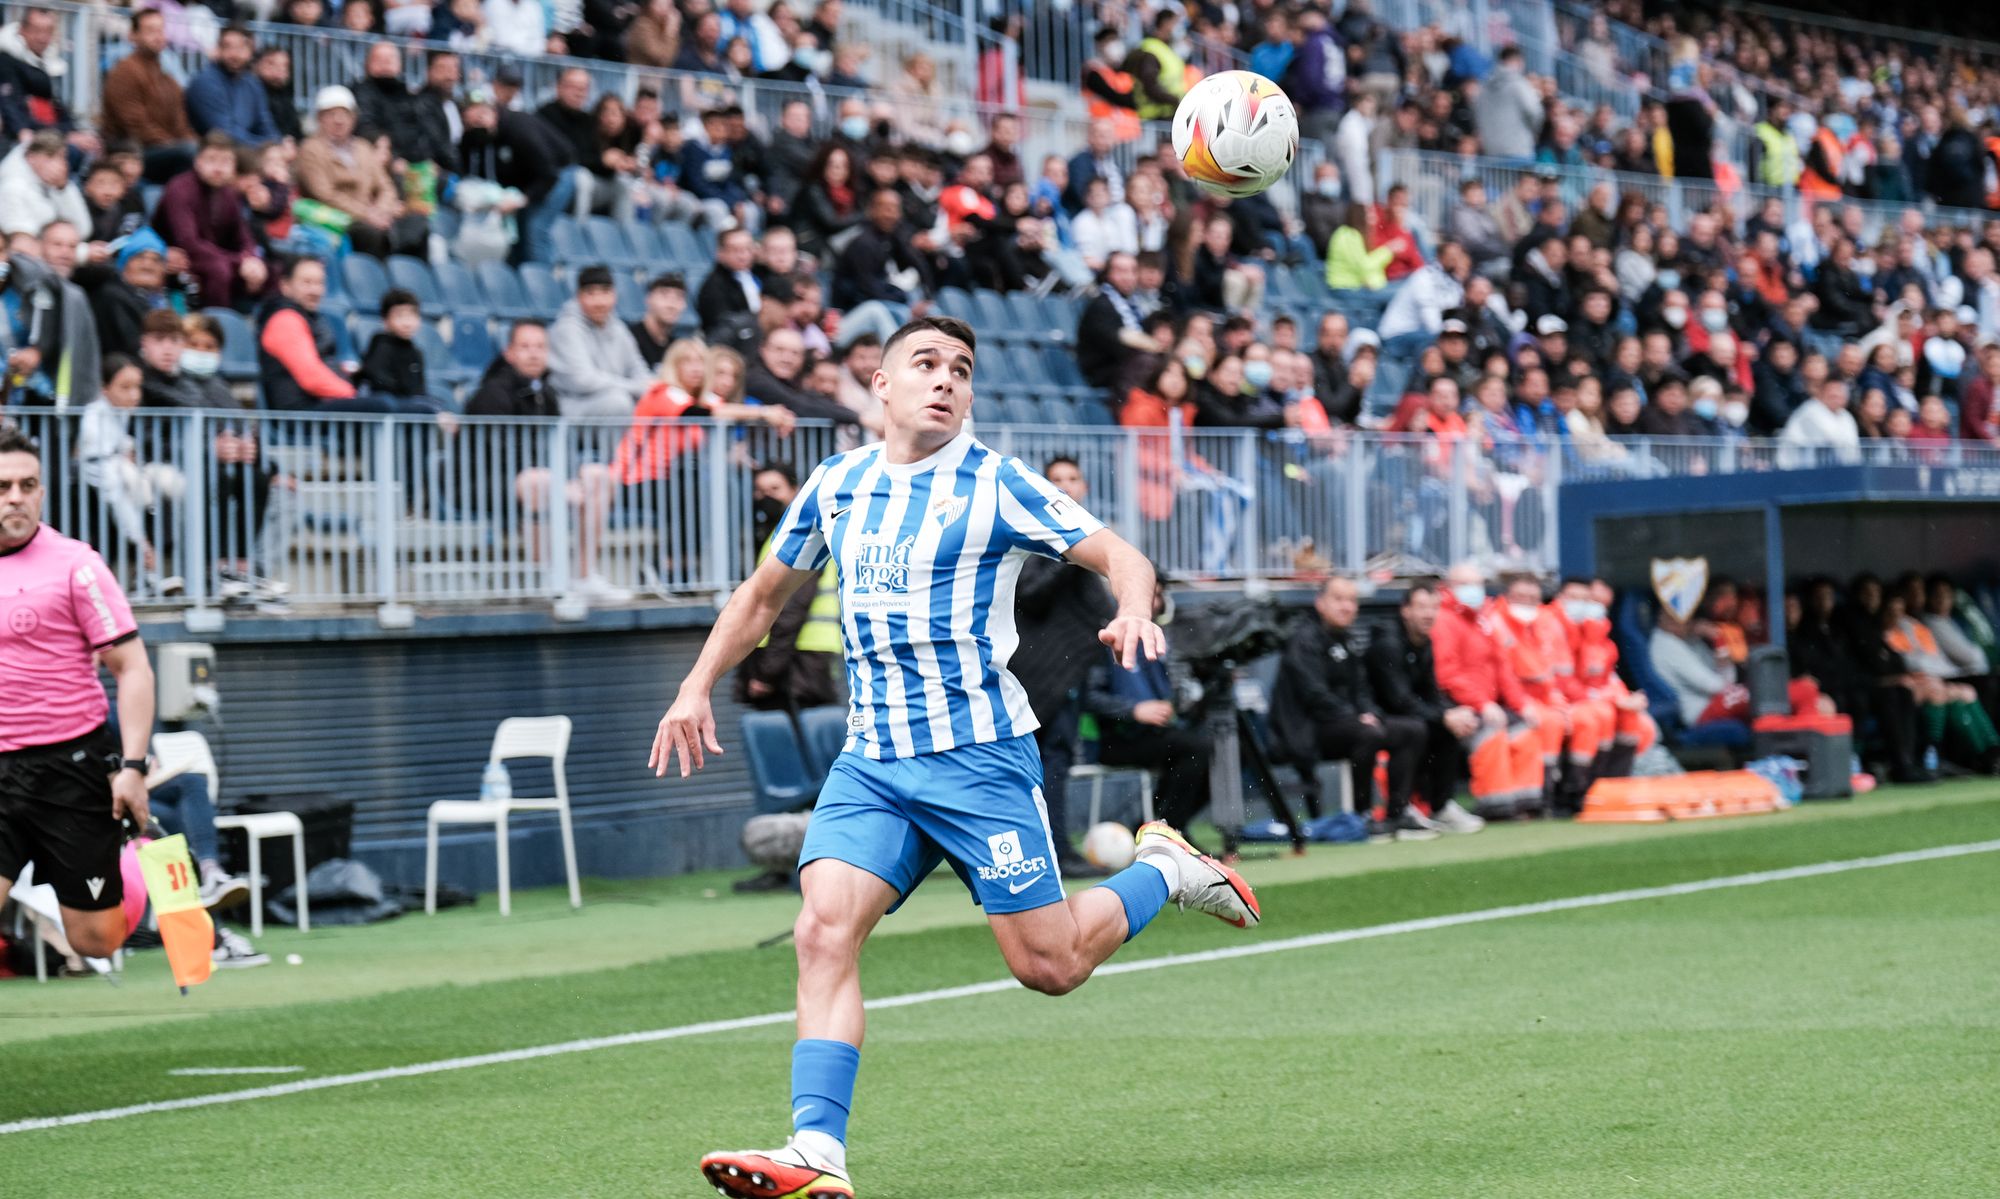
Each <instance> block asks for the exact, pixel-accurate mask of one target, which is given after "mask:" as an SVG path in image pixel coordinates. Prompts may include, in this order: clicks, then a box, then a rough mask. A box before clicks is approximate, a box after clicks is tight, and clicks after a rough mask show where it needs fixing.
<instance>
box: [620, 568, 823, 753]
mask: <svg viewBox="0 0 2000 1199" xmlns="http://www.w3.org/2000/svg"><path fill="white" fill-rule="evenodd" d="M817 573H818V572H816V571H810V570H793V569H792V568H791V567H789V566H786V565H785V564H784V563H783V562H780V561H779V560H778V559H777V558H776V556H772V557H769V558H766V559H764V561H763V563H762V564H761V565H760V566H758V567H757V569H756V570H755V571H754V572H752V573H751V575H750V577H749V578H748V579H746V580H745V581H744V583H743V585H742V586H741V587H738V588H737V589H736V594H734V595H732V596H730V597H729V602H728V603H727V604H724V605H723V606H722V613H721V615H719V616H717V617H716V618H715V627H714V628H713V629H711V630H709V634H708V640H707V642H705V643H704V644H703V645H702V647H701V657H699V658H697V659H695V664H694V669H693V670H690V671H688V676H687V678H685V679H683V680H681V689H680V694H679V695H677V696H676V697H675V698H674V704H673V706H672V707H671V708H668V709H667V714H666V715H665V716H663V717H661V718H660V728H659V731H658V732H657V733H655V734H654V736H653V753H652V756H651V757H649V758H648V759H647V760H646V764H647V765H648V766H650V767H652V770H653V777H654V778H660V777H662V776H664V775H665V774H666V773H667V763H668V760H669V759H671V758H672V757H673V756H674V755H675V754H676V753H678V754H679V755H680V768H681V777H682V778H686V777H687V776H688V775H689V773H691V772H692V771H695V770H700V769H701V768H702V765H703V762H704V758H703V756H702V750H703V747H704V746H705V747H707V750H708V752H709V753H716V754H719V753H721V752H722V745H721V743H720V742H718V741H717V740H716V739H715V712H714V710H713V709H712V708H711V707H710V705H709V700H708V695H709V692H710V691H713V690H714V689H715V684H716V681H717V680H718V679H720V678H721V677H722V676H723V675H725V674H728V673H729V672H730V671H731V670H733V669H735V668H736V664H737V663H739V662H741V661H742V660H743V659H744V658H745V657H747V656H749V653H750V651H751V650H753V649H755V648H756V647H757V643H758V642H759V641H762V640H763V639H764V635H765V634H766V633H769V632H770V631H771V624H772V622H773V621H775V620H777V618H778V613H779V612H780V611H781V610H782V609H783V608H784V606H785V601H786V600H788V599H790V598H791V596H792V592H794V591H797V590H798V589H799V587H800V586H801V585H803V584H804V583H805V581H806V580H807V579H810V578H813V577H815V576H816V574H817Z"/></svg>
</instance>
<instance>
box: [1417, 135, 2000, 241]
mask: <svg viewBox="0 0 2000 1199" xmlns="http://www.w3.org/2000/svg"><path fill="white" fill-rule="evenodd" d="M1378 173H1379V177H1380V178H1383V179H1387V180H1392V181H1394V182H1397V183H1402V184H1404V185H1406V186H1408V187H1409V189H1410V201H1411V203H1412V204H1413V205H1414V206H1415V207H1416V209H1417V212H1418V213H1419V215H1421V216H1422V217H1423V218H1424V219H1425V220H1426V221H1428V222H1429V223H1430V226H1431V228H1432V230H1433V231H1434V232H1436V233H1437V234H1438V235H1439V236H1441V237H1442V236H1445V229H1446V226H1445V221H1446V219H1447V217H1448V216H1449V214H1450V212H1451V209H1452V206H1453V205H1455V204H1456V203H1457V202H1458V187H1459V185H1460V184H1461V183H1463V182H1464V181H1466V180H1468V179H1477V180H1478V181H1479V182H1480V183H1481V184H1482V185H1483V186H1484V187H1485V189H1486V196H1487V200H1488V202H1489V203H1498V202H1499V200H1500V198H1501V197H1503V196H1505V195H1506V194H1507V193H1508V192H1509V191H1511V190H1512V189H1513V188H1514V187H1515V186H1516V185H1517V184H1518V183H1519V182H1520V181H1521V179H1522V178H1524V177H1526V176H1530V175H1538V176H1541V177H1543V178H1553V179H1554V180H1555V183H1556V186H1557V188H1558V189H1559V191H1560V194H1561V195H1562V198H1563V202H1564V203H1565V204H1566V205H1568V206H1569V208H1570V209H1571V211H1575V210H1576V209H1577V208H1578V207H1579V206H1580V205H1582V204H1583V203H1584V202H1585V198H1586V197H1587V196H1588V195H1589V193H1590V189H1591V188H1592V187H1594V186H1596V185H1597V184H1599V183H1609V184H1611V185H1612V186H1613V187H1614V188H1616V189H1617V190H1618V191H1619V192H1620V193H1624V192H1632V193H1635V194H1637V195H1640V196H1643V197H1645V199H1646V202H1647V203H1648V204H1649V205H1652V204H1657V205H1662V206H1664V207H1665V208H1666V210H1667V219H1668V222H1669V224H1670V225H1671V226H1672V228H1674V229H1675V230H1676V231H1678V232H1685V231H1686V229H1687V218H1688V217H1690V216H1693V215H1694V214H1695V213H1698V212H1715V213H1726V215H1728V216H1729V217H1730V219H1731V221H1732V223H1733V225H1734V226H1735V228H1736V230H1737V231H1738V232H1741V231H1742V227H1743V225H1744V223H1745V222H1746V221H1748V220H1749V219H1750V218H1751V217H1753V216H1755V215H1756V213H1757V211H1758V209H1759V208H1761V207H1762V206H1763V205H1764V204H1765V203H1767V202H1768V201H1771V200H1776V201H1778V202H1779V203H1781V204H1783V205H1784V208H1785V221H1786V223H1787V225H1789V224H1791V223H1792V222H1794V221H1798V220H1801V219H1803V218H1804V217H1805V216H1806V207H1807V205H1806V202H1805V201H1804V199H1803V198H1802V197H1801V196H1800V194H1799V193H1798V191H1797V189H1795V188H1775V187H1765V186H1762V185H1759V184H1743V185H1740V186H1738V187H1736V188H1734V189H1725V188H1723V187H1721V186H1719V185H1717V184H1716V183H1715V182H1714V181H1713V180H1707V179H1674V178H1669V177H1666V176H1662V175H1640V174H1634V173H1632V172H1629V171H1609V170H1604V169H1602V168H1599V167H1559V166H1551V165H1548V164H1544V163H1532V162H1517V161H1510V160H1507V159H1499V158H1485V157H1475V156H1468V155H1459V154H1445V153H1440V152H1437V151H1430V150H1391V151H1387V152H1385V154H1384V155H1383V159H1382V165H1381V167H1380V169H1379V172H1378ZM1828 203H1835V204H1837V205H1838V206H1840V207H1844V208H1852V209H1855V210H1857V211H1859V212H1860V213H1861V214H1862V217H1863V220H1862V239H1863V241H1864V242H1866V243H1867V244H1871V245H1872V244H1874V243H1875V242H1876V241H1877V240H1878V239H1879V238H1880V237H1881V235H1882V233H1883V231H1884V230H1886V229H1889V228H1892V227H1893V226H1894V225H1895V223H1896V222H1897V220H1898V219H1899V218H1901V217H1902V215H1903V214H1904V213H1906V212H1917V213H1920V214H1921V215H1922V216H1923V218H1924V220H1925V223H1926V224H1927V225H1933V226H1935V225H1938V224H1944V225H1951V226H1954V227H1963V228H1973V229H1976V228H1979V227H1980V226H1981V225H1983V224H1984V223H1985V222H1987V221H1990V220H1993V219H1994V218H1995V216H1996V214H1995V213H1992V212H1989V211H1987V210H1985V209H1977V208H1946V207H1944V206H1942V205H1937V204H1930V203H1923V204H1899V203H1894V202H1891V201H1885V200H1861V199H1856V198H1853V197H1842V198H1841V199H1840V200H1838V201H1828Z"/></svg>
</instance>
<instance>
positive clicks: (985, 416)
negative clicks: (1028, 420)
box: [972, 390, 1007, 425]
mask: <svg viewBox="0 0 2000 1199" xmlns="http://www.w3.org/2000/svg"><path fill="white" fill-rule="evenodd" d="M972 419H973V422H974V423H975V424H981V425H1004V424H1006V423H1007V412H1006V409H1004V408H1002V407H1001V406H1000V400H999V398H998V396H996V395H995V394H993V393H990V392H980V391H977V390H975V391H974V392H973V393H972Z"/></svg>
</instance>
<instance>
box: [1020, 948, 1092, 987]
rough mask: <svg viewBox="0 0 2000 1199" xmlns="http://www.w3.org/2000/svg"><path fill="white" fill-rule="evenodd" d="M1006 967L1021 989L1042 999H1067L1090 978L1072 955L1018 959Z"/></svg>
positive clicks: (1082, 965) (1080, 963)
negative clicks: (1060, 997) (1054, 997)
mask: <svg viewBox="0 0 2000 1199" xmlns="http://www.w3.org/2000/svg"><path fill="white" fill-rule="evenodd" d="M1007 967H1008V969H1010V970H1012V971H1013V972H1014V978H1015V980H1016V981H1018V982H1019V983H1020V984H1021V985H1022V986H1024V987H1026V988H1028V989H1029V990H1030V991H1036V992H1039V993H1041V994H1043V995H1067V994H1069V993H1070V992H1071V991H1074V990H1076V989H1077V988H1078V987H1080V986H1082V985H1083V984H1084V980H1086V979H1088V978H1089V977H1090V968H1089V967H1088V966H1086V965H1085V964H1084V963H1083V962H1082V961H1081V960H1080V959H1078V958H1077V957H1076V956H1075V955H1073V954H1072V955H1068V956H1064V957H1057V956H1055V955H1052V954H1040V953H1037V954H1028V955H1022V956H1020V957H1015V958H1009V959H1008V961H1007Z"/></svg>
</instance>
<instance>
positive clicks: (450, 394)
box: [430, 379, 462, 412]
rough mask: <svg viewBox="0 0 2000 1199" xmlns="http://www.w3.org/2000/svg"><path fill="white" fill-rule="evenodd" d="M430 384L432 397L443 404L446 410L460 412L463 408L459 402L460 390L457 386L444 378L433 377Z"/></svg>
mask: <svg viewBox="0 0 2000 1199" xmlns="http://www.w3.org/2000/svg"><path fill="white" fill-rule="evenodd" d="M430 384H431V398H432V399H433V400H436V401H437V402H438V403H440V404H443V405H444V407H445V411H447V412H458V411H461V410H462V409H461V407H460V405H459V402H458V390H457V389H456V388H454V387H453V386H452V385H451V384H449V383H447V382H445V381H444V380H443V379H432V380H431V381H430Z"/></svg>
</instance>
